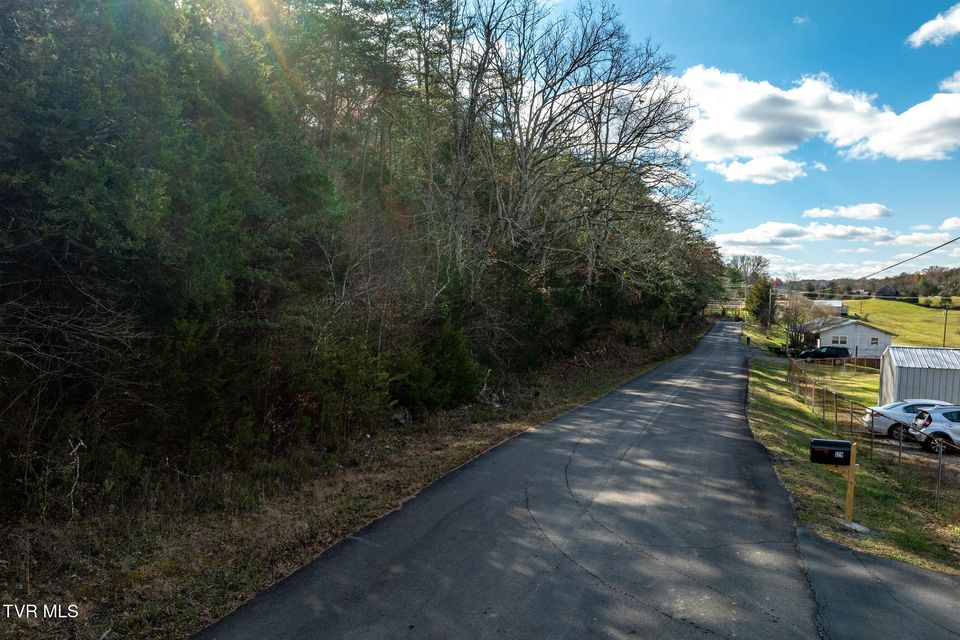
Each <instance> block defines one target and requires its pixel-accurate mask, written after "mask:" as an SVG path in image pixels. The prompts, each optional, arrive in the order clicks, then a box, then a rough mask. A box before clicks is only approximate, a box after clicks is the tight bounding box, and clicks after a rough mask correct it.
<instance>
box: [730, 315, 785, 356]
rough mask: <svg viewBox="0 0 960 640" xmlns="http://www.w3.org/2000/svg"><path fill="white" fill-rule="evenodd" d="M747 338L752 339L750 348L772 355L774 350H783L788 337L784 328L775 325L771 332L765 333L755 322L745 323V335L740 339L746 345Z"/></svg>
mask: <svg viewBox="0 0 960 640" xmlns="http://www.w3.org/2000/svg"><path fill="white" fill-rule="evenodd" d="M747 337H749V338H750V346H752V347H755V348H757V349H763V350H764V351H768V352H770V353H773V351H774V349H777V348H780V349H782V348H783V345H784V343H785V342H786V341H787V335H786V332H785V331H784V329H783V327H782V326H780V325H774V326H773V327H770V331H769V332H766V333H765V332H764V331H763V329H762V328H761V327H760V326H759V325H757V324H755V323H753V322H744V323H743V335H742V336H741V337H740V341H741V342H742V343H743V344H746V343H747Z"/></svg>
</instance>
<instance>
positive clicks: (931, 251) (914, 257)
mask: <svg viewBox="0 0 960 640" xmlns="http://www.w3.org/2000/svg"><path fill="white" fill-rule="evenodd" d="M957 240H960V236H957V237H956V238H954V239H953V240H947V241H946V242H944V243H943V244H939V245H937V246H935V247H934V248H933V249H927V250H926V251H924V252H923V253H918V254H917V255H915V256H911V257H909V258H907V259H906V260H901V261H900V262H897V263H895V264H892V265H890V266H889V267H884V268H883V269H880V270H879V271H874V272H873V273H871V274H870V275H868V276H861V277H859V278H849V279H850V280H867V279H869V278H872V277H873V276H875V275H877V274H878V273H883V272H884V271H887V270H888V269H893V268H894V267H899V266H900V265H902V264H904V263H906V262H910V261H911V260H916V259H917V258H921V257H923V256H925V255H927V254H928V253H933V252H934V251H936V250H937V249H942V248H943V247H945V246H947V245H948V244H951V243H954V242H956V241H957ZM830 288H831V287H824V288H823V289H817V290H816V291H807V292H806V293H808V294H810V293H824V292H826V291H827V290H828V289H830ZM910 297H912V296H910ZM928 297H929V296H928Z"/></svg>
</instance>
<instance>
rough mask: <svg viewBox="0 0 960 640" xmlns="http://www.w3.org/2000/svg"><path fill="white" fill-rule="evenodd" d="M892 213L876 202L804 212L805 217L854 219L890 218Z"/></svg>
mask: <svg viewBox="0 0 960 640" xmlns="http://www.w3.org/2000/svg"><path fill="white" fill-rule="evenodd" d="M891 215H893V212H892V211H891V210H890V209H888V208H887V207H885V206H883V205H882V204H878V203H876V202H870V203H866V204H854V205H850V206H849V207H833V208H832V209H807V210H806V211H804V212H803V217H804V218H850V219H852V220H879V219H880V218H889V217H890V216H891Z"/></svg>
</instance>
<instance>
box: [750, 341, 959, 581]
mask: <svg viewBox="0 0 960 640" xmlns="http://www.w3.org/2000/svg"><path fill="white" fill-rule="evenodd" d="M785 374H786V365H783V364H780V363H776V362H766V361H760V360H754V361H752V362H751V364H750V395H749V408H748V412H749V416H750V427H751V429H752V430H753V433H754V435H755V436H756V437H757V438H758V439H759V440H760V442H762V443H763V445H764V446H765V447H766V448H767V450H768V451H769V452H770V455H771V458H772V460H773V463H774V467H775V469H776V471H777V474H778V475H779V476H780V478H781V479H782V480H783V483H784V485H785V486H786V487H787V490H788V491H789V492H790V494H791V499H792V502H793V504H794V507H795V509H796V512H797V518H798V520H799V521H800V522H802V523H803V526H805V527H808V528H812V529H815V530H816V531H818V532H819V533H820V534H821V535H823V536H824V537H827V538H830V539H832V540H834V541H836V542H839V543H841V544H844V545H846V546H850V547H853V548H855V549H859V550H861V551H866V552H869V553H874V554H877V555H881V556H885V557H889V558H896V559H898V560H903V561H906V562H910V563H912V564H916V565H919V566H923V567H927V568H931V569H934V570H937V571H945V572H948V573H954V574H956V573H960V527H957V525H956V522H957V516H958V514H960V487H957V486H956V485H951V486H950V487H949V488H948V489H947V490H946V491H945V494H944V503H943V504H942V506H941V508H940V510H939V511H937V510H935V509H934V508H933V502H932V499H931V492H930V489H931V487H932V486H934V483H935V481H934V480H933V479H931V477H929V472H928V471H927V470H928V467H924V468H922V469H917V470H914V469H911V470H910V474H916V475H908V476H905V478H904V482H903V484H902V485H901V486H899V487H898V486H897V484H896V467H895V466H894V465H895V463H891V462H890V461H889V460H888V459H887V458H885V457H882V456H877V458H876V459H872V458H870V457H868V456H867V455H865V454H866V451H867V449H866V448H865V450H864V451H863V452H861V460H862V462H861V466H860V470H859V472H858V473H857V493H856V505H855V509H854V520H855V521H856V522H858V523H860V524H863V525H865V526H867V527H869V528H870V529H872V530H873V531H875V532H877V533H878V535H877V536H875V537H861V536H851V535H849V534H848V533H847V532H846V530H845V529H843V528H841V527H839V526H838V525H837V524H836V522H835V521H834V520H833V519H832V518H833V516H841V515H842V513H843V502H844V488H843V482H842V480H841V479H840V477H839V475H837V474H836V473H834V472H833V471H831V470H830V468H828V467H826V466H824V465H815V464H811V463H810V462H809V443H810V438H822V437H827V438H831V437H835V434H834V433H833V432H832V431H830V430H829V429H828V428H827V427H826V426H825V425H824V424H823V423H822V422H821V421H820V420H819V419H818V418H817V417H816V416H815V415H814V414H813V413H812V412H811V411H810V410H809V409H808V408H807V407H806V406H805V405H804V404H802V403H801V402H800V401H798V400H797V399H796V397H795V396H794V395H793V393H792V392H791V390H790V389H789V388H788V387H787V385H786V383H785ZM861 446H862V445H861ZM923 473H928V475H926V476H924V475H922V474H923Z"/></svg>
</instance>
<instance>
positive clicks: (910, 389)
mask: <svg viewBox="0 0 960 640" xmlns="http://www.w3.org/2000/svg"><path fill="white" fill-rule="evenodd" d="M906 398H932V399H935V400H946V401H947V402H953V403H956V404H960V349H946V348H940V347H904V346H899V345H891V346H889V347H887V348H886V350H885V351H884V352H883V356H882V357H881V358H880V404H882V405H883V404H886V403H888V402H894V401H895V400H904V399H906Z"/></svg>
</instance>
